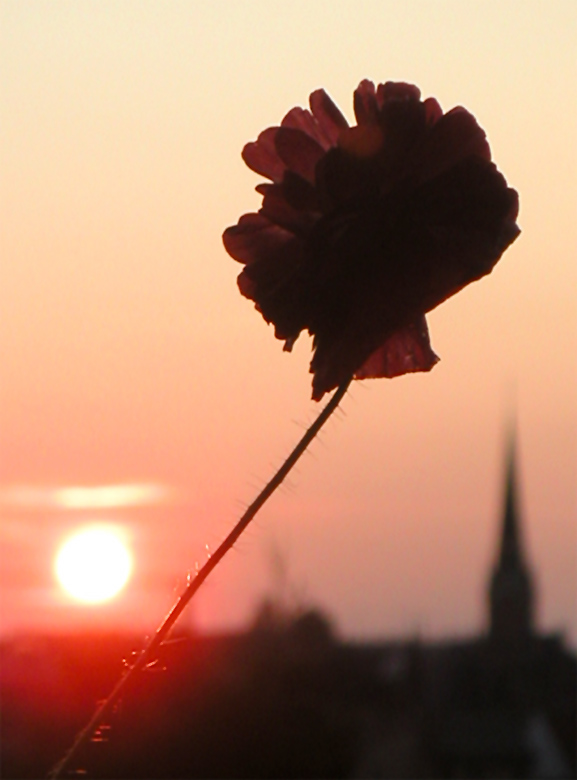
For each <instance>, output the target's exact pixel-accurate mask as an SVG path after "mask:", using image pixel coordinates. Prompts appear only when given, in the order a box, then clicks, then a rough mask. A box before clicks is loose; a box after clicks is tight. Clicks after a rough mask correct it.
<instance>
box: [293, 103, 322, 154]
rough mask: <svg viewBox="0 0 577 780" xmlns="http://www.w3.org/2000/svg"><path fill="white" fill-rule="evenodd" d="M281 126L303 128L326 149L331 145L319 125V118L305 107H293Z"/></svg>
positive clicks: (304, 131) (303, 130)
mask: <svg viewBox="0 0 577 780" xmlns="http://www.w3.org/2000/svg"><path fill="white" fill-rule="evenodd" d="M281 127H292V128H294V129H295V130H302V132H303V133H306V134H307V135H308V136H310V138H313V139H314V140H315V141H316V142H317V143H318V144H320V145H321V146H322V147H323V149H324V150H325V151H326V150H327V149H329V148H330V146H331V144H330V143H329V142H328V140H327V138H326V136H325V134H324V133H323V132H322V130H321V128H320V127H319V124H318V122H317V120H316V119H315V118H314V116H313V115H312V114H311V112H310V111H307V110H306V109H305V108H298V107H297V108H291V110H290V111H289V112H288V114H287V115H286V116H285V117H284V119H283V120H282V122H281Z"/></svg>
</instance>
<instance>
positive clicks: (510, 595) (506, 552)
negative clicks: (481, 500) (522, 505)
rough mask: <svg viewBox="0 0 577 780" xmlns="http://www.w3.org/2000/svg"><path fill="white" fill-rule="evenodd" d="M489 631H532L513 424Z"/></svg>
mask: <svg viewBox="0 0 577 780" xmlns="http://www.w3.org/2000/svg"><path fill="white" fill-rule="evenodd" d="M489 602H490V620H491V624H490V634H491V636H492V637H493V638H495V639H497V640H499V641H505V642H516V641H518V640H522V639H525V638H527V637H529V636H530V635H531V634H532V632H533V585H532V581H531V575H530V572H529V568H528V566H527V563H526V560H525V555H524V551H523V545H522V541H521V518H520V514H519V500H518V484H517V457H516V436H515V429H514V426H511V428H510V432H509V437H508V443H507V460H506V470H505V493H504V502H503V515H502V522H501V535H500V539H499V549H498V555H497V561H496V564H495V567H494V569H493V572H492V576H491V582H490V587H489Z"/></svg>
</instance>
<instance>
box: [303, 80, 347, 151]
mask: <svg viewBox="0 0 577 780" xmlns="http://www.w3.org/2000/svg"><path fill="white" fill-rule="evenodd" d="M309 105H310V107H311V111H312V112H313V116H314V118H315V119H316V120H317V122H318V123H319V127H320V128H321V130H322V131H323V132H324V134H325V136H326V138H327V140H328V142H329V146H336V143H337V140H338V138H339V134H340V132H341V130H346V128H347V127H348V126H349V123H348V122H347V120H346V119H345V118H344V116H343V115H342V114H341V112H340V111H339V109H338V108H337V106H336V105H335V104H334V103H333V101H332V100H331V99H330V97H329V96H328V95H327V93H326V92H325V91H324V89H316V90H315V91H314V92H311V95H310V98H309Z"/></svg>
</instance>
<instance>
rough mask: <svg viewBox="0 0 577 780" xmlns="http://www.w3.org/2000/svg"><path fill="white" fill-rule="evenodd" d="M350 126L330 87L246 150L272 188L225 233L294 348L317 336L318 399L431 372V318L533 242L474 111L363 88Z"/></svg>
mask: <svg viewBox="0 0 577 780" xmlns="http://www.w3.org/2000/svg"><path fill="white" fill-rule="evenodd" d="M354 111H355V117H356V121H357V124H356V125H354V126H352V127H351V126H349V124H348V122H347V121H346V119H345V118H344V117H343V115H342V114H341V112H340V111H339V109H338V108H337V106H336V105H335V104H334V103H333V101H332V100H331V98H330V97H329V96H328V95H327V94H326V92H325V91H324V90H322V89H319V90H316V91H315V92H313V93H312V94H311V96H310V111H309V110H305V109H302V108H293V109H292V110H291V111H289V113H288V114H287V115H286V116H285V118H284V119H283V120H282V122H281V124H280V126H279V127H270V128H268V129H266V130H264V131H263V132H262V133H261V134H260V135H259V136H258V138H257V140H256V141H255V142H253V143H249V144H247V145H246V146H245V147H244V149H243V152H242V156H243V159H244V161H245V163H246V164H247V165H248V166H249V168H251V169H252V170H253V171H255V172H256V173H259V174H261V175H263V176H265V177H266V178H267V179H269V180H270V181H269V182H267V183H263V184H259V185H258V186H257V188H256V189H257V191H258V192H259V193H260V194H262V196H263V201H262V207H261V209H260V211H259V212H258V213H252V214H245V215H244V216H242V217H241V218H240V220H239V222H238V224H237V225H235V226H233V227H229V228H228V229H227V230H226V231H225V232H224V235H223V241H224V245H225V248H226V250H227V251H228V253H229V254H230V255H231V256H232V257H233V258H234V259H235V260H238V261H239V262H241V263H243V264H244V266H245V267H244V269H243V271H242V273H241V274H240V276H239V278H238V285H239V288H240V291H241V292H242V294H243V295H245V296H246V297H247V298H249V299H251V300H253V301H254V302H255V305H256V308H257V309H258V311H260V312H261V314H262V316H263V317H264V319H265V320H266V321H267V322H269V323H272V324H273V325H274V328H275V335H276V337H277V338H279V339H282V340H283V341H284V342H285V344H284V348H285V350H289V351H290V349H291V348H292V346H293V344H294V342H295V340H296V339H297V338H298V336H299V334H300V333H301V332H302V331H308V332H309V333H310V334H311V335H312V337H313V350H314V353H313V358H312V362H311V372H312V373H313V398H314V399H315V400H319V399H320V398H321V397H322V396H323V394H324V393H326V392H328V391H329V390H331V389H333V388H335V387H337V386H338V385H340V384H341V383H342V382H344V381H346V380H347V379H349V378H350V377H351V376H354V377H355V378H357V379H364V378H369V377H393V376H398V375H400V374H404V373H407V372H410V371H428V370H430V369H431V368H432V367H433V366H434V365H435V363H436V362H437V360H438V358H437V356H436V355H435V354H434V352H433V351H432V349H431V345H430V342H429V336H428V330H427V323H426V320H425V314H426V312H428V311H430V310H431V309H433V308H435V307H436V306H438V305H439V304H440V303H442V301H444V300H446V299H447V298H449V297H450V296H451V295H454V294H455V293H456V292H458V291H459V290H461V289H462V288H463V287H465V286H466V285H467V284H469V283H470V282H472V281H474V280H476V279H479V278H481V277H482V276H484V275H486V274H488V273H490V271H491V270H492V269H493V266H494V265H495V263H496V262H497V261H498V260H499V258H500V257H501V255H502V253H503V252H504V251H505V249H506V248H507V247H508V246H509V245H510V244H511V243H512V242H513V241H514V240H515V238H516V237H517V236H518V234H519V232H520V231H519V228H518V226H517V224H516V218H517V214H518V196H517V193H516V192H515V190H513V189H511V188H509V187H508V186H507V183H506V181H505V179H504V177H503V176H502V174H501V173H500V172H499V171H498V170H497V168H496V166H495V165H494V163H493V162H492V161H491V152H490V149H489V145H488V143H487V140H486V137H485V133H484V131H483V130H482V129H481V127H479V125H478V124H477V121H476V120H475V118H474V117H473V116H472V115H471V114H470V113H469V112H468V111H466V110H465V109H464V108H462V107H457V108H453V109H452V110H451V111H448V112H447V113H446V114H444V113H443V111H442V109H441V107H440V106H439V104H438V102H437V101H436V100H435V99H434V98H427V99H426V100H421V95H420V92H419V90H418V89H417V87H415V86H413V85H411V84H404V83H393V82H387V83H386V84H379V85H378V87H376V88H375V86H374V84H373V83H372V82H371V81H367V80H365V81H362V82H361V83H360V84H359V86H358V88H357V90H356V91H355V93H354Z"/></svg>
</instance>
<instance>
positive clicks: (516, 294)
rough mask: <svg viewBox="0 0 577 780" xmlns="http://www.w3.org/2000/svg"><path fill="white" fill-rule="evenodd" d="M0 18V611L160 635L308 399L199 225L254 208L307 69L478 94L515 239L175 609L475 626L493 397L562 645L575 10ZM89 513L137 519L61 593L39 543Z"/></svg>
mask: <svg viewBox="0 0 577 780" xmlns="http://www.w3.org/2000/svg"><path fill="white" fill-rule="evenodd" d="M0 17H1V18H0V38H1V40H0V63H1V70H2V79H1V81H2V86H1V114H2V120H1V126H0V134H1V151H0V154H1V170H2V217H1V223H2V229H1V243H2V246H1V255H2V260H1V262H0V284H1V287H0V296H1V320H2V327H1V328H0V350H1V356H2V357H1V367H0V372H1V377H0V379H1V390H0V392H1V403H0V431H1V434H0V435H1V450H2V455H1V456H2V464H1V475H0V511H1V513H2V520H1V524H0V543H1V545H2V561H1V572H0V577H1V582H0V584H1V587H2V605H1V610H2V622H3V626H4V630H5V631H6V630H8V631H13V630H17V629H19V628H24V627H26V628H55V627H58V628H61V627H76V626H80V625H84V624H86V623H89V624H90V625H102V626H105V625H112V624H114V625H127V626H128V625H130V626H131V627H133V626H137V627H139V628H140V629H143V630H145V631H151V630H153V629H154V628H155V626H156V623H157V622H158V620H159V619H160V618H161V617H162V615H163V613H164V611H165V610H166V609H168V607H169V606H170V604H171V602H172V599H173V598H174V595H175V589H176V588H177V587H178V586H179V585H182V583H183V582H184V581H185V579H186V576H187V573H188V572H190V571H192V572H193V571H194V568H195V565H196V564H197V563H202V562H203V561H204V560H205V558H206V554H207V548H208V550H210V549H214V547H215V546H216V545H217V544H218V543H219V541H220V540H221V539H222V538H223V536H224V535H225V534H226V533H227V531H228V530H229V529H230V527H231V526H232V524H233V523H234V521H235V519H236V518H237V517H238V515H239V514H240V512H241V511H242V509H243V507H244V506H245V505H246V504H247V503H249V502H250V501H251V500H252V498H253V497H254V495H255V493H256V491H257V490H258V489H259V488H260V487H261V486H262V485H263V484H264V482H265V481H266V480H267V479H268V477H269V476H270V474H271V473H272V471H273V469H274V468H275V467H276V466H278V465H279V464H280V462H281V460H282V458H283V456H285V455H286V454H287V453H288V451H289V450H290V448H291V447H292V446H293V444H294V443H295V442H296V440H297V439H298V437H299V436H300V434H301V432H302V429H303V427H305V426H306V425H307V424H308V423H309V422H310V421H312V419H313V417H314V415H315V413H316V412H317V411H318V406H317V405H316V404H314V403H313V402H312V401H311V400H310V376H309V374H308V362H309V359H310V343H309V342H308V341H307V339H306V338H301V339H300V340H299V342H298V343H297V345H296V347H295V350H294V352H293V354H291V355H288V354H287V353H284V352H283V351H282V345H281V342H279V341H277V340H275V338H274V337H273V333H272V330H271V328H269V327H267V326H266V324H265V323H264V322H263V320H262V318H261V317H260V315H258V314H257V313H256V312H255V311H254V309H253V307H252V304H251V303H250V302H249V301H247V300H246V299H243V298H242V297H241V296H240V295H239V293H238V291H237V287H236V275H237V274H238V272H239V270H240V266H239V265H238V264H237V263H235V262H234V261H233V260H232V259H231V258H229V257H228V255H227V254H226V253H225V251H224V249H223V247H222V242H221V234H222V231H223V229H224V228H225V227H227V226H228V225H230V224H234V223H235V222H236V221H237V219H238V217H239V216H240V215H241V214H242V213H245V212H247V211H251V210H254V209H256V208H257V207H258V204H259V201H260V198H259V196H258V195H257V194H256V193H255V192H254V189H253V188H254V186H255V185H256V184H257V183H258V182H259V181H260V180H261V179H260V178H259V177H258V176H256V175H255V174H253V173H252V172H250V171H249V170H248V169H247V168H246V167H245V166H244V164H243V162H242V160H241V157H240V152H241V149H242V147H243V145H244V144H245V143H246V142H247V141H249V140H253V139H254V138H255V137H256V136H257V134H258V133H259V132H260V130H262V129H263V128H265V127H267V126H269V125H273V124H276V123H278V122H279V121H280V119H281V118H282V116H283V115H284V114H285V113H286V111H287V110H288V109H289V108H291V107H292V106H294V105H306V102H307V99H308V95H309V93H310V92H311V91H312V90H313V89H316V88H318V87H321V86H322V87H324V88H325V89H326V90H327V91H328V92H329V94H330V95H331V96H332V97H333V98H334V99H335V101H336V102H337V103H338V105H339V106H340V107H341V109H342V110H343V112H344V113H345V115H346V116H347V117H348V118H349V119H352V92H353V90H354V88H355V87H356V86H357V84H358V82H359V81H360V80H361V79H362V78H365V77H368V78H371V79H373V80H374V81H375V82H379V81H387V80H399V81H401V80H403V81H409V82H412V83H415V84H417V85H418V86H419V87H420V89H421V91H422V93H423V96H425V97H426V96H434V97H436V98H437V99H438V100H439V101H440V103H441V105H442V106H443V108H444V109H445V110H448V109H449V108H452V107H453V106H454V105H458V104H461V105H464V106H465V107H467V108H468V109H469V110H471V111H472V112H473V113H474V114H475V116H476V117H477V119H478V121H479V123H480V124H481V125H482V127H483V128H485V130H486V131H487V135H488V138H489V142H490V144H491V148H492V151H493V155H494V159H495V160H496V162H497V165H498V166H499V168H500V169H501V170H502V172H503V173H504V174H505V176H506V178H507V180H508V182H509V184H510V185H511V186H513V187H515V188H516V189H518V191H519V193H520V201H521V212H520V217H519V223H520V225H521V228H522V230H523V233H522V235H521V237H520V238H519V239H518V241H517V242H516V243H515V244H514V245H513V247H512V248H511V249H510V250H508V251H507V253H506V254H505V256H504V258H503V259H502V261H501V262H500V263H499V264H498V265H497V267H496V269H495V270H494V272H493V274H492V275H491V276H489V277H487V278H485V279H484V280H482V281H481V282H478V283H476V284H475V285H473V286H471V287H469V288H467V289H466V290H465V291H463V292H462V293H460V294H459V295H458V296H457V297H455V298H453V299H451V300H450V301H449V302H447V303H446V304H444V305H443V306H442V307H441V308H439V309H438V310H437V311H435V312H433V313H432V314H431V315H430V317H429V324H430V330H431V337H432V343H433V347H434V349H435V351H436V352H437V353H438V354H439V355H440V357H441V362H440V363H439V365H438V366H436V367H435V368H434V370H433V371H432V372H431V373H430V374H422V375H413V376H406V377H402V378H399V379H395V380H392V381H391V380H378V381H375V380H373V381H365V382H356V383H354V385H353V387H352V389H351V390H350V391H349V393H348V395H347V397H346V398H345V400H344V402H343V404H342V411H341V412H340V413H338V414H337V415H336V416H335V418H334V419H332V420H331V421H330V422H329V424H328V425H327V427H326V429H325V430H324V431H323V433H322V435H321V437H320V440H318V441H317V442H315V443H314V444H313V446H312V448H311V451H310V453H308V454H307V455H306V456H305V457H304V459H303V460H302V461H301V464H300V465H299V466H298V468H297V470H296V471H295V472H294V473H293V475H292V476H291V477H290V479H289V481H288V483H287V485H286V486H285V487H283V489H282V490H281V491H280V492H279V493H278V494H277V495H276V496H275V497H274V498H273V499H272V500H271V501H270V503H269V504H268V505H267V507H266V508H265V509H264V510H263V512H262V513H261V514H260V515H259V518H258V520H257V521H256V523H255V525H254V526H253V527H252V528H251V529H250V530H249V532H248V533H247V535H246V536H245V537H244V539H243V540H241V542H240V543H239V544H238V546H237V548H236V550H234V551H233V552H232V553H231V554H230V556H229V557H228V559H225V562H224V564H223V565H222V567H221V569H220V572H218V571H217V573H216V574H215V575H213V577H212V579H211V580H209V582H208V583H207V585H206V587H205V589H204V591H201V593H200V595H199V598H198V601H197V602H196V603H195V604H194V605H193V606H192V609H191V614H190V617H189V618H188V620H189V621H191V623H192V624H194V625H197V626H200V627H202V628H220V627H224V626H238V625H241V624H243V623H244V622H245V621H246V620H247V618H248V617H249V615H250V614H251V612H252V611H253V610H254V606H255V603H256V602H257V600H258V599H260V598H261V597H262V596H263V594H265V593H272V594H275V595H277V596H279V597H280V596H281V595H282V596H283V597H284V598H286V599H288V600H289V601H290V600H293V601H295V602H297V603H301V604H312V605H317V606H320V607H321V608H323V609H326V610H327V611H328V613H329V614H330V615H331V616H332V617H333V618H334V620H335V622H336V625H337V628H338V629H339V630H340V632H341V633H342V634H343V635H345V636H350V637H363V636H385V635H395V636H398V635H403V636H407V635H414V634H415V633H417V632H418V633H420V634H421V635H423V636H425V637H441V636H464V635H470V634H473V633H475V632H478V631H480V630H482V629H483V627H484V626H485V625H486V623H485V621H486V616H485V588H486V583H487V578H488V573H489V569H490V566H491V565H492V562H493V558H494V555H495V549H496V541H497V534H498V525H499V519H500V506H501V502H502V490H503V484H502V482H503V471H504V458H505V439H506V430H507V422H508V420H509V418H510V416H511V414H512V413H513V410H515V414H516V419H517V429H518V445H519V472H520V487H521V490H522V496H521V506H522V512H523V524H524V525H523V531H524V542H525V547H526V552H527V556H528V558H529V560H530V564H531V566H532V569H533V571H534V572H535V576H536V578H537V588H538V598H539V601H538V623H539V626H540V627H541V628H543V629H547V630H563V631H565V632H567V635H568V637H569V638H570V640H571V642H572V644H573V645H575V644H577V597H576V593H577V533H576V526H577V523H576V520H577V495H576V474H577V404H576V398H577V360H576V354H577V351H576V349H577V305H576V304H577V299H576V298H577V296H576V289H577V287H576V282H577V264H576V256H577V253H576V249H577V230H576V223H577V219H576V216H577V165H576V155H577V151H576V150H577V99H576V97H577V96H576V93H575V83H577V58H576V56H575V40H576V39H577V4H575V3H574V2H572V0H567V2H559V1H557V2H554V1H553V2H551V0H548V2H544V1H543V2H532V1H531V0H507V2H502V0H497V1H496V2H493V0H482V1H479V2H471V1H469V2H466V3H465V2H462V1H461V0H455V1H454V2H453V1H448V0H447V1H444V0H436V1H435V2H432V1H429V2H427V0H418V1H417V2H415V0H405V1H404V2H403V3H398V2H386V1H385V0H376V1H374V2H371V1H369V0H354V1H352V0H350V1H348V0H347V1H345V2H339V3H336V2H334V1H333V0H331V1H330V2H329V1H325V0H314V2H313V1H312V0H304V1H303V0H291V2H290V3H271V2H270V1H269V0H265V1H261V0H243V1H242V2H238V1H237V0H233V1H230V2H224V0H210V1H209V0H206V1H200V0H198V1H193V0H191V1H190V2H176V1H174V0H163V2H160V1H156V2H147V1H146V0H136V1H134V2H133V1H130V0H124V1H122V0H115V1H107V0H94V1H93V2H86V1H85V0H71V1H70V2H66V1H65V2H62V1H60V2H54V0H50V1H49V2H48V1H47V2H29V1H28V0H3V2H2V3H1V5H0ZM123 486H124V487H123ZM78 488H83V489H80V490H79V489H78ZM95 520H106V521H107V522H112V523H117V524H118V525H120V526H122V527H123V529H124V530H125V532H126V533H127V534H128V535H129V536H130V538H131V540H132V545H133V549H134V551H135V558H136V570H135V575H134V578H133V580H132V581H131V583H130V585H129V586H128V588H127V590H126V591H125V592H124V594H123V596H122V597H121V598H118V599H117V600H116V601H115V602H114V603H112V604H110V605H108V606H105V607H102V606H101V607H89V608H87V607H85V606H82V607H80V606H74V605H72V604H70V603H69V602H67V601H66V599H65V598H64V597H63V596H62V595H61V594H60V592H59V590H58V588H57V585H56V583H55V581H54V576H53V573H52V563H53V558H54V555H55V553H56V550H57V548H58V545H59V544H60V543H61V541H62V539H63V538H64V537H65V536H66V534H67V533H69V532H70V531H72V530H73V529H75V528H76V527H78V526H81V525H83V524H84V523H87V522H92V521H95Z"/></svg>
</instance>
